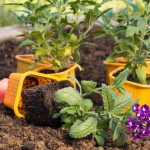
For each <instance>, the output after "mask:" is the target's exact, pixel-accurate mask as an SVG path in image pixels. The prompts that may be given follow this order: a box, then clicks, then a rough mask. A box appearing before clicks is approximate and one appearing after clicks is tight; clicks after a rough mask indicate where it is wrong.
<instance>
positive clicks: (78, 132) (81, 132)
mask: <svg viewBox="0 0 150 150" xmlns="http://www.w3.org/2000/svg"><path fill="white" fill-rule="evenodd" d="M96 129H97V120H96V119H95V118H93V117H89V118H88V119H87V120H85V121H84V122H83V121H81V120H77V121H76V122H75V123H74V124H73V125H72V126H71V128H70V132H69V135H70V136H71V137H72V138H83V137H86V136H88V135H90V134H92V133H94V132H96Z"/></svg>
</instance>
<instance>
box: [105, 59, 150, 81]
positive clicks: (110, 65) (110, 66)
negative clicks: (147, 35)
mask: <svg viewBox="0 0 150 150" xmlns="http://www.w3.org/2000/svg"><path fill="white" fill-rule="evenodd" d="M145 61H146V64H147V66H146V67H144V68H143V69H144V70H145V71H146V72H150V59H148V58H147V59H145ZM126 62H127V59H125V58H124V57H119V58H116V60H115V61H114V62H106V61H104V62H103V63H104V64H105V67H106V74H107V81H108V83H110V79H109V74H110V73H111V72H112V71H113V70H115V69H117V68H119V67H124V66H125V63H126Z"/></svg>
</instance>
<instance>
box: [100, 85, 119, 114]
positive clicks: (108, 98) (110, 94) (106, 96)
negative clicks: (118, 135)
mask: <svg viewBox="0 0 150 150" xmlns="http://www.w3.org/2000/svg"><path fill="white" fill-rule="evenodd" d="M102 97H103V105H104V110H105V111H107V112H108V111H110V110H112V109H113V108H114V105H115V103H114V100H115V98H116V96H115V93H114V91H113V90H112V88H111V87H109V86H106V85H105V84H102Z"/></svg>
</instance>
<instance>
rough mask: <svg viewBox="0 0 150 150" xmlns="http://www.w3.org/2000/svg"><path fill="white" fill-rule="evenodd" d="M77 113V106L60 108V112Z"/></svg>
mask: <svg viewBox="0 0 150 150" xmlns="http://www.w3.org/2000/svg"><path fill="white" fill-rule="evenodd" d="M64 113H67V114H75V113H76V107H74V106H70V107H65V108H63V109H61V110H60V114H64Z"/></svg>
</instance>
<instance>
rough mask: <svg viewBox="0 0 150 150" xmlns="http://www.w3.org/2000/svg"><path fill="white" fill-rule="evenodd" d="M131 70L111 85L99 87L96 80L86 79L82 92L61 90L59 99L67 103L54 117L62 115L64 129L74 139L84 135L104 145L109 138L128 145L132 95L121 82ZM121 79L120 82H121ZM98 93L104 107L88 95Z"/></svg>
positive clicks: (126, 71)
mask: <svg viewBox="0 0 150 150" xmlns="http://www.w3.org/2000/svg"><path fill="white" fill-rule="evenodd" d="M127 73H129V70H125V71H124V76H120V77H118V79H117V80H115V82H114V83H113V84H112V85H110V86H107V85H105V84H102V86H101V87H97V83H96V82H94V81H82V82H81V85H80V83H79V82H77V84H78V86H79V89H80V90H79V91H77V90H75V89H73V88H72V87H67V88H64V89H61V90H58V91H57V92H56V93H55V101H56V103H58V104H63V105H64V108H62V109H61V110H60V111H59V113H56V114H54V115H53V118H57V117H60V116H61V121H62V123H63V128H65V129H67V130H68V131H69V135H70V137H72V138H78V139H79V138H83V137H86V136H88V135H91V136H92V137H93V138H95V139H96V141H97V143H98V144H99V145H104V143H105V140H108V139H110V135H111V139H112V140H113V141H116V142H117V143H118V144H119V145H123V144H124V139H125V131H124V123H125V122H126V118H127V116H128V114H129V112H130V111H127V110H130V106H131V104H132V96H131V95H130V94H128V93H127V92H125V91H124V90H123V89H122V90H120V89H121V85H122V84H123V82H124V81H125V79H126V74H127ZM117 81H120V82H119V83H118V82H117ZM114 88H115V89H119V90H120V91H121V92H122V94H121V95H120V96H118V95H117V94H116V93H115V92H114ZM93 92H96V93H99V94H100V95H101V96H102V99H103V105H104V106H103V107H94V106H93V102H92V100H90V99H87V98H86V96H87V95H89V94H91V93H93Z"/></svg>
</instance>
